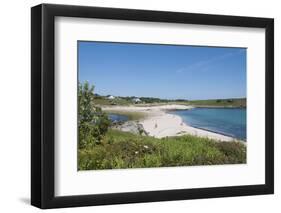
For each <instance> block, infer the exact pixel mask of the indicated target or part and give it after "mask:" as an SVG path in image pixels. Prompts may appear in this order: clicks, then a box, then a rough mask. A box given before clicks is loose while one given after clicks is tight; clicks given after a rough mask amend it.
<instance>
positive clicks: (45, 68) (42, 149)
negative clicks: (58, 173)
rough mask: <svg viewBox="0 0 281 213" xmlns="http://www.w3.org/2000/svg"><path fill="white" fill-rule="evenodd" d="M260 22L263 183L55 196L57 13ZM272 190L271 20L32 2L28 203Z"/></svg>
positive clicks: (160, 198) (152, 19) (135, 200)
mask: <svg viewBox="0 0 281 213" xmlns="http://www.w3.org/2000/svg"><path fill="white" fill-rule="evenodd" d="M58 16H64V17H83V18H101V19H115V20H131V21H146V22H162V23H182V24H200V25H217V26H237V27H251V28H264V29H265V32H266V41H265V43H266V48H265V61H266V64H265V76H266V78H265V85H266V97H265V99H266V112H265V114H266V124H265V126H266V128H265V132H266V135H265V161H266V162H265V184H262V185H246V186H229V187H228V186H226V187H214V188H198V189H177V190H163V191H144V192H129V193H112V194H93V195H78V196H77V195H73V196H61V197H56V196H55V195H54V189H55V181H54V177H55V170H54V166H55V165H54V163H55V161H54V157H55V156H54V153H55V152H54V149H55V146H54V131H55V125H54V124H55V114H54V113H55V107H54V106H55V99H54V96H55V85H54V76H55V75H54V72H55V70H54V59H55V58H54V57H55V54H54V50H55V47H54V20H55V17H58ZM272 193H274V20H273V19H271V18H255V17H241V16H225V15H208V14H194V13H178V12H164V11H148V10H131V9H113V8H102V7H86V6H67V5H53V4H41V5H38V6H35V7H32V8H31V204H32V205H34V206H37V207H39V208H43V209H46V208H60V207H76V206H90V205H106V204H122V203H138V202H154V201H169V200H182V199H197V198H217V197H228V196H245V195H260V194H272Z"/></svg>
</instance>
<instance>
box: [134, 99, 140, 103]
mask: <svg viewBox="0 0 281 213" xmlns="http://www.w3.org/2000/svg"><path fill="white" fill-rule="evenodd" d="M133 102H135V103H140V102H141V99H139V98H134V99H133Z"/></svg>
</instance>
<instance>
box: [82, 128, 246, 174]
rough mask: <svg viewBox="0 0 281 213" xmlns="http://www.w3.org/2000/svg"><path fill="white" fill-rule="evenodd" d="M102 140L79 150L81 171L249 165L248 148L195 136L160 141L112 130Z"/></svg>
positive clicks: (234, 143)
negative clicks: (247, 160) (247, 161)
mask: <svg viewBox="0 0 281 213" xmlns="http://www.w3.org/2000/svg"><path fill="white" fill-rule="evenodd" d="M102 141H103V142H102V144H101V145H98V146H95V147H93V148H88V149H81V150H79V152H78V161H79V164H78V169H79V170H92V169H117V168H118V169H120V168H148V167H170V166H192V165H221V164H240V163H246V146H245V145H244V144H243V143H241V142H234V141H233V142H216V141H214V140H211V139H208V138H200V137H196V136H191V135H184V136H176V137H166V138H161V139H158V138H154V137H149V136H140V135H135V134H132V133H129V132H122V131H118V130H112V129H110V130H109V131H108V132H107V133H106V135H105V136H104V137H103V139H102Z"/></svg>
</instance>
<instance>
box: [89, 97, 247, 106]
mask: <svg viewBox="0 0 281 213" xmlns="http://www.w3.org/2000/svg"><path fill="white" fill-rule="evenodd" d="M95 104H97V105H103V106H105V105H124V106H126V105H132V104H133V102H132V101H129V100H126V99H124V98H121V97H119V98H116V99H114V100H109V99H107V98H105V97H99V98H98V99H97V98H95ZM143 104H144V103H140V104H137V105H138V106H142V105H143ZM162 104H183V105H194V106H199V107H200V106H201V107H246V98H234V99H213V100H196V101H164V100H163V101H162V102H155V103H145V105H151V106H153V105H162Z"/></svg>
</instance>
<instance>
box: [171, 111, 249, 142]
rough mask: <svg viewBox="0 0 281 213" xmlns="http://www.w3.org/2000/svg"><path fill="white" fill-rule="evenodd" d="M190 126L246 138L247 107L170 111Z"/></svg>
mask: <svg viewBox="0 0 281 213" xmlns="http://www.w3.org/2000/svg"><path fill="white" fill-rule="evenodd" d="M170 113H172V114H176V115H179V116H180V117H181V118H182V119H183V121H184V122H185V123H187V124H188V125H190V126H193V127H196V128H201V129H205V130H209V131H213V132H217V133H221V134H224V135H228V136H231V137H234V138H238V139H242V140H246V109H244V108H232V109H228V108H227V109H225V108H194V109H190V110H178V111H173V112H170Z"/></svg>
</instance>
